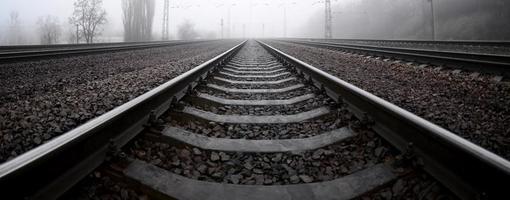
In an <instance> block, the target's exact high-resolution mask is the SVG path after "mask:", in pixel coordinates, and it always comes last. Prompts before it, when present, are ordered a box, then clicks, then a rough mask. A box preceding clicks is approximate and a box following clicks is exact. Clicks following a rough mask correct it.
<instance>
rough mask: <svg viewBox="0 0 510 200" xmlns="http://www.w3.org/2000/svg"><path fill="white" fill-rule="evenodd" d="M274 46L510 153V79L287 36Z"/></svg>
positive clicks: (484, 144)
mask: <svg viewBox="0 0 510 200" xmlns="http://www.w3.org/2000/svg"><path fill="white" fill-rule="evenodd" d="M269 44H270V45H272V46H273V47H275V48H277V49H279V50H282V51H283V52H285V53H288V54H290V55H292V56H294V57H296V58H298V59H301V60H303V61H304V62H307V63H309V64H311V65H313V66H315V67H317V68H319V69H322V70H324V71H326V72H328V73H330V74H332V75H335V76H337V77H339V78H341V79H343V80H345V81H347V82H349V83H351V84H354V85H356V86H358V87H360V88H362V89H364V90H366V91H368V92H370V93H373V94H375V95H377V96H379V97H381V98H383V99H386V100H388V101H390V102H392V103H394V104H396V105H397V106H399V107H402V108H404V109H406V110H408V111H410V112H412V113H415V114H417V115H418V116H421V117H423V118H425V119H427V120H429V121H431V122H433V123H435V124H438V125H440V126H442V127H444V128H446V129H448V130H450V131H452V132H454V133H456V134H458V135H460V136H461V137H464V138H466V139H468V140H470V141H472V142H474V143H475V144H478V145H480V146H482V147H484V148H486V149H488V150H490V151H493V152H494V153H496V154H498V155H500V156H503V157H504V158H506V159H510V139H509V136H510V123H509V121H510V85H509V84H507V83H498V82H495V81H493V80H492V78H493V77H491V76H486V75H480V76H473V75H472V74H471V73H464V72H461V73H455V72H453V71H452V70H435V69H434V68H429V67H427V68H418V67H413V66H410V65H406V64H401V63H393V62H385V61H382V60H377V59H373V58H365V57H362V56H356V55H347V54H344V53H342V52H339V51H333V50H326V49H321V48H315V47H309V46H305V45H297V44H289V43H283V42H269Z"/></svg>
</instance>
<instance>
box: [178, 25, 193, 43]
mask: <svg viewBox="0 0 510 200" xmlns="http://www.w3.org/2000/svg"><path fill="white" fill-rule="evenodd" d="M177 35H178V37H179V39H181V40H191V39H196V38H197V37H198V33H197V31H196V30H195V25H194V24H192V23H191V22H190V21H185V22H183V23H182V24H181V25H179V27H178V28H177Z"/></svg>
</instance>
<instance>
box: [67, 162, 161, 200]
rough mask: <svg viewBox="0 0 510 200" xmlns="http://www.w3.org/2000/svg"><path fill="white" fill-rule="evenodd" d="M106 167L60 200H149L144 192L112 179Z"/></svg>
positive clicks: (96, 171)
mask: <svg viewBox="0 0 510 200" xmlns="http://www.w3.org/2000/svg"><path fill="white" fill-rule="evenodd" d="M105 168H107V167H106V166H102V167H100V169H98V170H95V171H94V172H93V173H91V174H90V175H88V176H87V177H86V178H85V179H83V180H82V181H80V182H79V183H78V184H77V185H76V186H75V187H73V188H72V189H71V190H69V191H68V192H66V193H65V194H64V195H63V196H62V197H60V198H59V200H148V199H151V198H150V197H149V196H148V195H146V194H144V193H143V192H142V191H136V190H135V189H134V188H136V187H133V186H131V185H128V184H126V183H123V182H119V181H116V180H114V179H112V177H111V176H109V174H107V173H104V170H102V169H105Z"/></svg>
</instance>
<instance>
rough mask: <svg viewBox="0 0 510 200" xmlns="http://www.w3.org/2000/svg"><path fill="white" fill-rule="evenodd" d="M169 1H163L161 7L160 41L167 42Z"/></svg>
mask: <svg viewBox="0 0 510 200" xmlns="http://www.w3.org/2000/svg"><path fill="white" fill-rule="evenodd" d="M169 1H170V0H165V5H164V6H163V33H162V34H161V37H162V40H168V29H169V27H168V26H169V17H170V2H169Z"/></svg>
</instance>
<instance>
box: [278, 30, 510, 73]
mask: <svg viewBox="0 0 510 200" xmlns="http://www.w3.org/2000/svg"><path fill="white" fill-rule="evenodd" d="M279 41H286V42H291V43H296V44H303V45H308V46H314V47H320V48H327V49H333V50H340V51H346V52H351V53H358V54H361V55H366V56H375V57H381V58H383V59H397V60H406V61H410V62H417V63H423V64H426V65H435V66H438V67H449V68H454V69H460V70H466V71H472V72H481V73H489V74H494V75H496V76H500V77H498V78H497V79H502V78H503V77H510V55H505V54H487V53H474V52H460V51H445V50H432V49H424V48H418V47H395V46H384V45H377V44H379V43H380V44H386V43H389V44H395V43H397V44H398V43H404V44H407V45H409V44H411V45H416V46H419V45H427V44H429V45H430V44H436V45H438V44H439V45H443V46H445V45H446V46H448V45H457V46H466V45H468V46H474V45H478V46H486V47H487V46H491V45H492V46H498V45H499V46H500V47H504V48H507V46H508V43H504V42H499V43H498V42H481V43H477V42H470V43H469V42H460V41H459V42H416V41H415V42H412V41H399V42H391V41H386V42H384V41H363V40H362V41H361V42H362V43H353V41H349V42H342V40H303V39H293V40H279ZM363 42H365V43H363ZM366 42H371V43H368V44H367V43H366ZM378 42H379V43H378Z"/></svg>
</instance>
